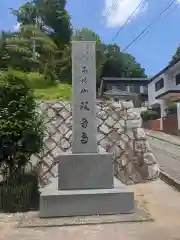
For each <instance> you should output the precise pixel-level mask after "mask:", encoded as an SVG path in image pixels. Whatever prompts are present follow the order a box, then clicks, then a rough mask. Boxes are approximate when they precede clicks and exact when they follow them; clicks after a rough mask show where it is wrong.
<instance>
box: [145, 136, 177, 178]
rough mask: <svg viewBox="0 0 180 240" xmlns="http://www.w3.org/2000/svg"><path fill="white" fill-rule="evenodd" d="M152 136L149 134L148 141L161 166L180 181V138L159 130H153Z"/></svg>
mask: <svg viewBox="0 0 180 240" xmlns="http://www.w3.org/2000/svg"><path fill="white" fill-rule="evenodd" d="M151 136H152V137H150V136H148V141H149V143H150V146H151V148H152V150H153V152H154V154H155V156H156V158H157V161H158V163H159V165H160V168H161V169H162V170H163V171H164V172H166V173H168V174H169V175H170V176H171V177H173V178H175V179H177V180H179V181H180V138H179V137H176V136H170V135H167V134H163V133H158V132H151ZM157 137H159V138H162V140H160V139H158V138H157ZM163 140H165V141H163ZM167 141H169V142H167ZM177 144H179V146H178V145H177Z"/></svg>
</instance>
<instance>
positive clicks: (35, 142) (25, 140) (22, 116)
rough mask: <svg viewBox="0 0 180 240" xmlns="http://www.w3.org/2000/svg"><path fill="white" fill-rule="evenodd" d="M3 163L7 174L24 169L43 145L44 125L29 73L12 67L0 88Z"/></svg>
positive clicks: (0, 158) (0, 163)
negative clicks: (30, 85) (14, 69)
mask: <svg viewBox="0 0 180 240" xmlns="http://www.w3.org/2000/svg"><path fill="white" fill-rule="evenodd" d="M0 116H1V117H0V146H1V148H0V166H1V167H2V166H6V168H7V169H8V176H11V177H13V176H15V175H16V173H17V172H19V171H21V170H22V169H23V168H24V167H25V166H26V164H27V162H28V161H29V160H30V157H31V155H32V154H34V153H38V152H39V151H40V150H41V148H42V146H43V138H44V127H43V122H42V119H41V118H40V116H39V114H38V113H37V112H36V103H35V100H34V98H33V95H32V92H31V90H30V89H29V88H28V86H27V85H26V75H25V74H22V73H19V72H14V71H10V72H8V73H7V74H6V75H5V82H4V84H3V85H1V89H0Z"/></svg>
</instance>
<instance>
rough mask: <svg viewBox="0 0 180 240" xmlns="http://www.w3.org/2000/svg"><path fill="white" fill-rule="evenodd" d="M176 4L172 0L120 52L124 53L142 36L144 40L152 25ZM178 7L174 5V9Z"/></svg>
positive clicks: (174, 0)
mask: <svg viewBox="0 0 180 240" xmlns="http://www.w3.org/2000/svg"><path fill="white" fill-rule="evenodd" d="M175 2H176V0H173V1H171V2H170V3H169V4H168V6H167V7H166V8H165V9H164V10H163V11H162V12H161V13H160V14H159V15H158V16H157V18H156V19H155V20H154V21H152V22H151V23H150V24H148V26H147V27H146V28H144V29H143V30H142V31H141V33H140V34H139V35H138V36H137V37H136V38H135V39H134V40H133V41H132V42H130V43H129V44H128V45H127V46H126V47H125V48H124V49H123V51H122V52H125V51H126V50H127V49H128V48H129V47H130V46H131V45H133V44H134V43H135V42H136V41H137V40H139V38H140V37H141V36H142V35H143V34H144V35H143V37H142V38H144V37H145V36H146V35H147V34H148V32H149V31H148V30H149V29H150V28H152V27H153V25H154V24H155V23H156V22H157V21H158V20H159V19H160V18H161V16H162V15H163V14H164V13H165V12H166V11H167V10H168V9H169V8H170V7H171V6H172V5H173V4H174V3H175ZM177 6H178V5H176V7H177ZM167 15H168V14H167ZM167 15H166V17H167ZM142 38H141V39H142Z"/></svg>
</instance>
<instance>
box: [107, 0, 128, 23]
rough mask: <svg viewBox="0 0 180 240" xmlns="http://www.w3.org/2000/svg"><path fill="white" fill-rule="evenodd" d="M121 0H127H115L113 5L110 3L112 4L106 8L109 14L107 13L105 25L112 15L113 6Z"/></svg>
mask: <svg viewBox="0 0 180 240" xmlns="http://www.w3.org/2000/svg"><path fill="white" fill-rule="evenodd" d="M119 1H121V2H123V1H125V0H114V1H113V2H112V5H110V6H109V7H108V9H107V10H106V13H107V14H106V21H105V25H106V24H107V21H108V17H109V16H110V15H111V12H112V10H113V8H114V7H115V6H116V5H117V4H118V3H119Z"/></svg>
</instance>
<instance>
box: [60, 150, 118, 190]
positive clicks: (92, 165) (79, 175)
mask: <svg viewBox="0 0 180 240" xmlns="http://www.w3.org/2000/svg"><path fill="white" fill-rule="evenodd" d="M57 160H58V161H59V166H58V176H59V181H58V189H59V190H81V189H103V188H104V189H109V188H113V175H114V173H113V160H112V154H110V153H99V154H98V153H88V154H85V153H84V154H62V155H60V156H59V157H58V159H57ZM57 160H56V161H57Z"/></svg>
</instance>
